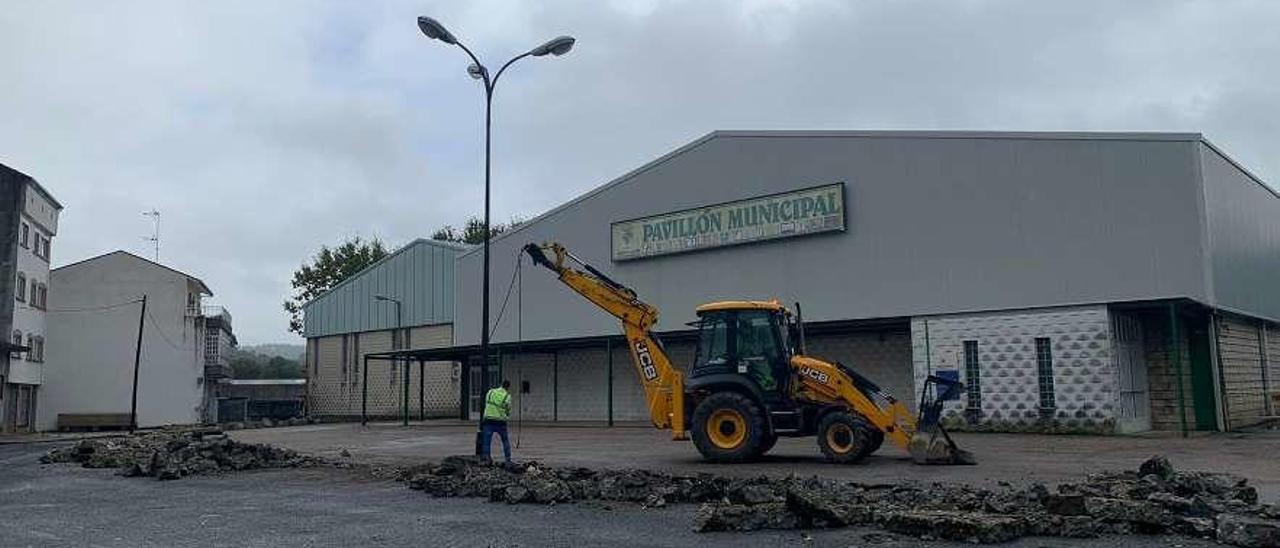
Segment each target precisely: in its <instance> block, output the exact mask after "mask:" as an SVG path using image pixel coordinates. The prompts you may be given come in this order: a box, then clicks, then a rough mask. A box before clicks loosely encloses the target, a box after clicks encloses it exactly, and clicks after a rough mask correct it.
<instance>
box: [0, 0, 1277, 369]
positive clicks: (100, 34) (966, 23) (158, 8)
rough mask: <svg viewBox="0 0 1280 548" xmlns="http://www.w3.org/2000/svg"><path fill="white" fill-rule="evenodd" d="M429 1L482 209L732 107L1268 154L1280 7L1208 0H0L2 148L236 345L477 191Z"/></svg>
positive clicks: (647, 146) (669, 144)
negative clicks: (332, 264)
mask: <svg viewBox="0 0 1280 548" xmlns="http://www.w3.org/2000/svg"><path fill="white" fill-rule="evenodd" d="M421 13H430V14H432V15H435V16H436V17H437V18H438V19H440V20H441V21H444V22H445V23H446V24H447V25H449V26H450V27H451V29H452V30H453V31H454V32H455V34H458V35H459V36H460V37H463V38H464V39H465V40H467V41H468V43H470V44H472V45H474V46H475V49H476V50H477V53H479V54H481V55H483V56H484V57H485V58H486V60H488V61H489V62H490V63H493V64H496V63H500V62H501V61H503V60H505V59H506V58H507V57H508V56H510V55H513V54H516V53H519V52H520V51H523V50H526V49H528V48H530V47H532V46H534V45H537V44H538V43H540V42H541V41H542V40H544V39H546V38H549V37H552V36H555V35H558V34H562V33H568V34H573V35H574V36H576V37H577V38H578V40H579V42H578V47H577V48H576V49H575V50H574V51H573V52H572V53H571V54H569V55H567V56H565V57H563V58H555V59H550V58H547V59H529V60H525V61H522V62H521V64H520V65H518V66H515V67H513V68H512V69H511V71H510V73H509V74H508V75H506V76H504V77H503V79H504V81H503V82H502V84H501V85H500V89H499V90H498V96H497V98H496V100H495V110H494V124H495V140H494V154H495V163H494V184H495V210H494V213H495V216H496V217H497V218H498V219H503V220H505V219H507V218H508V217H510V216H511V215H514V214H520V215H524V216H529V215H532V214H536V213H538V212H541V211H544V210H546V209H548V208H550V207H553V206H555V205H557V204H559V203H561V202H563V201H564V200H567V199H569V198H571V197H573V196H575V195H577V194H580V193H582V192H584V191H586V190H588V189H590V188H592V187H594V186H597V185H599V184H601V183H603V182H605V181H607V180H609V179H611V178H613V177H615V176H617V175H619V174H621V173H624V172H626V171H628V170H630V169H633V168H635V167H637V166H639V165H641V164H642V163H644V162H645V161H647V160H649V159H651V158H653V157H655V156H657V155H660V154H662V153H664V152H666V151H668V150H670V149H671V148H674V147H676V146H679V145H681V144H683V143H685V142H687V141H689V140H691V139H693V138H695V137H697V136H700V135H702V134H704V133H706V132H708V131H711V130H713V129H719V128H726V129H734V128H870V129H876V128H926V129H929V128H942V129H961V128H964V129H1009V130H1134V129H1138V130H1175V131H1203V132H1205V133H1206V134H1207V135H1208V136H1209V137H1210V138H1211V139H1213V140H1214V141H1215V142H1216V143H1218V144H1220V145H1222V146H1223V147H1224V148H1225V149H1226V150H1228V151H1229V152H1230V153H1231V154H1233V155H1234V156H1235V157H1236V158H1237V159H1238V160H1240V161H1241V162H1242V163H1244V164H1245V165H1246V166H1248V167H1249V168H1250V169H1251V170H1253V171H1254V172H1255V173H1256V174H1258V175H1259V176H1261V177H1263V178H1264V179H1268V180H1272V181H1274V180H1276V179H1277V178H1278V177H1280V155H1278V154H1276V150H1277V148H1278V147H1280V108H1278V107H1280V93H1277V92H1280V76H1278V75H1276V74H1275V72H1274V70H1273V69H1272V67H1271V65H1272V64H1273V63H1274V60H1275V59H1277V58H1280V34H1278V33H1276V32H1275V31H1274V28H1275V23H1276V22H1277V21H1278V20H1280V5H1276V4H1274V3H1262V2H1256V3H1246V2H1242V3H1203V2H1100V1H1095V2H1072V3H1059V4H1047V3H1030V2H1016V1H1000V2H997V1H966V2H878V3H869V2H868V3H850V2H785V1H781V2H771V1H764V0H757V1H753V2H746V3H741V2H731V1H728V0H722V1H706V2H703V1H699V2H694V1H683V2H682V1H658V2H650V3H635V2H598V1H587V0H578V1H562V2H552V3H538V4H532V3H519V4H517V3H510V2H466V3H438V4H434V5H426V6H424V5H423V4H421V3H416V2H415V3H411V2H377V3H350V2H302V1H293V2H271V3H265V4H264V3H257V2H238V1H237V2H218V3H195V2H192V3H179V2H159V1H156V2H123V3H112V4H110V5H109V6H107V5H103V6H96V5H95V7H94V8H93V9H89V8H86V7H85V5H84V4H83V3H70V2H68V3H58V2H40V3H35V2H32V3H24V4H20V5H19V6H16V7H12V6H11V7H10V9H8V10H4V11H3V12H0V71H3V72H2V73H3V74H4V75H5V76H6V78H5V81H4V84H5V85H3V86H0V105H3V106H0V108H3V109H4V111H5V116H4V117H3V119H4V121H3V122H0V161H3V162H5V163H7V164H10V165H13V166H14V167H17V168H19V169H23V170H25V171H28V172H30V173H31V174H32V175H34V176H36V177H38V178H39V179H41V180H42V181H43V182H44V183H45V184H46V185H47V186H49V187H50V188H51V189H52V190H53V192H54V193H55V194H56V195H57V196H58V197H59V199H60V200H62V201H63V202H64V203H65V204H66V205H67V210H66V212H65V214H64V224H63V227H62V228H63V230H62V233H61V234H60V236H59V238H58V241H57V243H56V247H55V262H58V263H65V262H69V261H72V260H76V259H80V258H83V257H85V256H88V255H91V254H95V253H99V252H104V251H109V250H112V249H116V248H123V249H128V250H132V251H135V252H142V251H145V248H146V242H145V241H143V239H142V236H143V235H145V234H146V233H147V232H148V231H149V226H148V225H147V223H146V220H145V218H143V217H142V216H141V215H140V212H141V211H143V210H145V209H150V208H151V207H158V208H160V209H161V210H162V211H163V212H164V214H163V228H162V232H163V235H162V237H163V239H164V246H165V248H164V251H163V254H164V259H165V261H166V262H169V263H171V264H173V265H174V266H176V267H178V268H182V269H184V270H187V271H190V272H191V273H193V274H196V275H198V276H201V277H202V278H204V279H205V280H206V281H207V282H208V283H209V284H210V285H211V286H212V287H213V289H214V291H215V292H217V294H218V295H217V298H216V300H218V301H220V302H222V303H224V304H226V305H227V306H228V307H229V308H231V310H232V313H233V314H234V315H235V317H236V327H237V331H238V332H239V333H240V335H241V338H242V340H244V341H245V342H249V343H254V342H268V341H279V340H284V339H286V338H287V337H288V335H286V334H285V330H284V326H285V323H284V316H283V314H282V313H281V312H280V310H279V302H280V301H281V299H283V297H284V295H285V294H286V293H287V291H288V285H287V284H288V276H289V273H290V272H291V270H292V269H293V268H294V267H296V266H297V264H298V263H299V262H301V261H303V260H305V259H306V258H307V257H308V256H309V255H310V254H311V253H313V252H314V251H315V250H316V249H317V248H318V247H319V246H320V245H323V244H330V243H334V242H336V241H337V240H339V239H340V238H342V237H344V236H348V235H354V234H361V235H365V236H370V235H377V236H380V237H382V238H384V239H386V240H387V241H389V242H391V243H403V242H405V241H408V240H409V239H411V238H414V237H418V236H423V235H426V234H427V233H429V232H430V231H431V230H432V229H434V228H436V227H437V226H438V225H440V224H443V223H454V224H457V223H459V222H461V221H462V220H463V218H465V217H466V216H467V215H468V214H471V213H479V212H480V203H479V199H480V197H481V189H480V185H479V182H480V176H481V167H482V164H481V160H482V156H481V152H482V146H483V141H482V137H483V134H482V122H483V102H482V95H481V92H480V90H479V89H478V84H477V83H476V82H474V81H473V80H471V79H470V78H468V77H467V76H466V73H465V68H466V64H467V61H466V58H465V56H464V55H463V54H462V52H460V51H458V50H456V49H453V48H448V47H446V46H444V45H443V44H439V43H432V42H430V41H428V40H426V39H425V38H424V37H422V36H421V35H420V34H418V31H417V29H416V27H415V26H414V17H415V16H417V15H419V14H421Z"/></svg>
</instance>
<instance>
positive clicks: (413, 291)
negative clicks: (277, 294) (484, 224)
mask: <svg viewBox="0 0 1280 548" xmlns="http://www.w3.org/2000/svg"><path fill="white" fill-rule="evenodd" d="M463 249H464V248H463V247H461V246H458V245H456V244H450V243H446V242H436V241H432V240H415V241H413V242H410V243H409V244H407V245H405V246H404V247H402V248H400V249H398V250H396V252H395V253H393V254H391V255H390V256H388V257H387V258H385V259H383V260H382V261H379V262H378V263H376V264H374V265H372V266H370V267H369V268H366V269H365V270H363V271H361V272H360V273H359V274H356V275H355V276H352V277H351V278H348V279H347V280H346V281H344V282H342V283H340V284H338V286H337V287H334V288H333V289H331V290H330V291H329V292H328V293H325V294H324V295H321V296H319V297H317V298H316V299H315V300H312V301H311V302H309V303H307V304H306V306H304V307H303V313H304V318H305V321H304V328H303V332H304V336H305V337H307V338H312V337H322V336H326V335H334V334H339V333H355V332H361V331H373V330H378V329H390V328H392V327H394V326H395V324H396V307H395V304H393V303H390V302H383V301H377V300H374V296H375V295H386V296H388V297H391V298H395V299H399V300H400V301H401V302H402V303H403V304H402V310H401V314H403V319H402V325H430V324H443V323H451V322H453V312H454V311H453V301H454V299H453V282H454V280H453V276H454V268H453V262H454V258H455V257H456V255H457V254H458V252H459V251H461V250H463Z"/></svg>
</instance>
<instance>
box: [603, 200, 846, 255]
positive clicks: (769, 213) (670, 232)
mask: <svg viewBox="0 0 1280 548" xmlns="http://www.w3.org/2000/svg"><path fill="white" fill-rule="evenodd" d="M610 229H611V231H612V239H613V260H615V261H626V260H631V259H643V258H646V257H655V256H658V255H669V254H672V253H683V252H686V251H697V250H701V249H711V248H716V247H723V246H729V245H737V244H745V243H751V242H761V241H767V240H776V239H779V238H790V237H794V236H804V235H808V234H818V233H822V232H833V231H843V230H844V229H845V203H844V183H835V184H830V185H823V186H818V187H813V188H806V189H801V190H795V191H791V192H784V193H781V194H773V195H769V196H761V197H757V198H748V199H745V200H737V201H734V202H726V203H723V204H716V205H710V206H706V207H701V208H696V209H689V210H685V211H678V212H675V213H664V214H661V215H654V216H651V217H644V218H640V219H633V220H630V221H619V222H615V223H613V224H612V225H611V226H610Z"/></svg>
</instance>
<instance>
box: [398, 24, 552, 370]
mask: <svg viewBox="0 0 1280 548" xmlns="http://www.w3.org/2000/svg"><path fill="white" fill-rule="evenodd" d="M418 29H420V30H421V31H422V34H425V35H426V36H427V38H431V39H433V40H439V41H441V42H444V43H446V44H451V45H455V46H458V47H459V48H462V51H465V52H467V56H468V57H470V58H471V61H472V62H473V64H472V65H471V66H469V67H467V74H470V75H471V77H472V78H475V79H477V80H481V81H482V82H483V83H484V245H483V251H482V256H483V259H482V260H483V261H484V281H483V282H482V284H483V287H482V288H481V291H482V292H483V293H482V299H483V304H482V305H481V307H482V310H481V312H480V355H481V356H483V358H482V359H483V360H484V364H483V366H482V367H484V370H483V371H484V373H483V374H484V375H485V376H486V378H487V376H488V368H489V159H490V135H491V127H492V124H491V121H492V116H491V113H492V111H493V89H494V87H495V86H497V85H498V78H500V77H502V73H503V72H504V71H506V70H507V67H509V66H511V64H512V63H515V62H516V61H519V60H521V59H524V58H525V57H542V56H545V55H547V54H551V55H555V56H557V57H558V56H561V55H564V54H566V53H569V50H571V49H573V44H574V39H573V37H571V36H558V37H556V38H552V39H551V40H548V41H547V42H546V43H544V44H542V45H540V46H538V47H536V48H533V49H531V50H529V51H527V52H525V53H522V54H520V55H517V56H515V57H513V58H511V60H510V61H507V62H506V63H505V64H503V65H502V68H499V69H498V72H497V73H495V74H494V75H493V77H492V78H491V77H490V76H489V69H488V68H486V67H485V66H484V63H481V62H480V59H479V58H477V57H476V56H475V54H474V53H472V52H471V50H470V49H469V48H467V46H466V45H464V44H463V43H462V42H459V41H458V39H457V37H455V36H454V35H453V33H451V32H449V30H448V29H446V28H444V25H442V24H440V22H439V21H436V20H435V19H432V18H430V17H425V16H422V17H418Z"/></svg>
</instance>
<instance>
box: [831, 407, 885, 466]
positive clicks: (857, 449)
mask: <svg viewBox="0 0 1280 548" xmlns="http://www.w3.org/2000/svg"><path fill="white" fill-rule="evenodd" d="M877 431H878V429H877V428H876V427H875V426H873V425H872V424H871V423H870V422H867V420H866V419H864V418H862V417H860V416H858V415H856V414H853V413H846V412H844V411H837V412H834V413H829V414H827V415H826V416H824V417H822V420H821V421H819V422H818V448H819V449H822V454H823V455H825V456H826V457H827V460H828V461H830V462H834V463H837V464H853V463H855V462H858V461H860V460H862V459H864V458H866V456H867V455H870V454H871V452H872V451H874V450H875V449H877V448H876V447H875V445H873V444H874V441H875V437H876V436H875V433H876V432H877Z"/></svg>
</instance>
